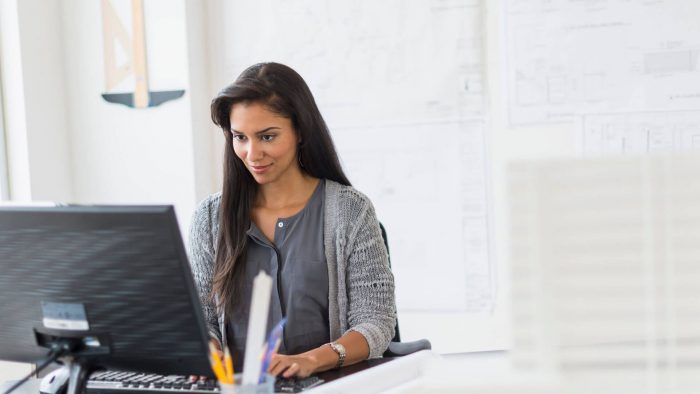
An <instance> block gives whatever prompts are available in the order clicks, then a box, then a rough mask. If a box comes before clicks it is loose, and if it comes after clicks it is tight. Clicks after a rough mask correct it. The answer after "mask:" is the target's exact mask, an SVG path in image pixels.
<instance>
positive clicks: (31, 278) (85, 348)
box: [0, 206, 212, 394]
mask: <svg viewBox="0 0 700 394" xmlns="http://www.w3.org/2000/svg"><path fill="white" fill-rule="evenodd" d="M0 316H2V324H1V325H0V359H1V360H10V361H18V362H28V363H37V362H39V361H42V360H44V359H47V353H48V354H49V356H48V357H51V358H54V359H60V360H62V361H63V362H64V363H65V364H67V365H68V366H69V370H70V377H69V386H68V392H69V394H75V393H82V392H84V390H85V384H86V381H87V379H88V377H89V376H90V373H92V372H93V371H95V370H98V369H103V368H117V369H126V370H138V371H146V372H154V373H162V374H185V375H188V374H193V375H205V376H212V373H211V369H210V366H209V361H208V358H207V354H208V345H207V342H208V333H207V330H206V327H205V323H204V316H203V312H202V308H201V305H200V302H199V297H198V294H197V290H196V288H195V286H194V281H193V278H192V272H191V269H190V266H189V263H188V260H187V255H186V252H185V248H184V245H183V242H182V237H181V235H180V231H179V227H178V224H177V219H176V216H175V211H174V209H173V207H172V206H58V207H2V208H0ZM44 364H45V365H46V364H48V360H46V362H45V363H44Z"/></svg>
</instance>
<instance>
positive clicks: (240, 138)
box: [233, 134, 245, 141]
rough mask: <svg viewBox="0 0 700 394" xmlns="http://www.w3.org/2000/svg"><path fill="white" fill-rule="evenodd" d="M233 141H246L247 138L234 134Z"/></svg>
mask: <svg viewBox="0 0 700 394" xmlns="http://www.w3.org/2000/svg"><path fill="white" fill-rule="evenodd" d="M233 139H234V140H236V141H243V140H244V139H245V136H244V135H243V134H234V135H233Z"/></svg>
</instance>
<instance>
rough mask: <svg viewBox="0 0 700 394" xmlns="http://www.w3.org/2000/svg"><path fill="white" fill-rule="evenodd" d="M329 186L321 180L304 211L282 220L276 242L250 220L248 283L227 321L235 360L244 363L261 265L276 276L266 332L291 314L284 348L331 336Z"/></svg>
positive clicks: (312, 344) (293, 350)
mask: <svg viewBox="0 0 700 394" xmlns="http://www.w3.org/2000/svg"><path fill="white" fill-rule="evenodd" d="M324 188H325V182H324V181H323V180H321V181H320V182H319V184H318V186H317V187H316V189H315V191H314V193H313V194H312V195H311V198H310V199H309V201H308V202H307V204H306V206H305V207H304V208H303V209H302V210H301V211H300V212H298V213H296V214H295V215H293V216H291V217H288V218H280V219H278V220H277V223H276V225H275V234H274V243H273V242H270V240H268V239H267V237H265V235H264V234H263V233H262V231H261V230H260V229H259V228H258V226H256V225H255V223H252V222H251V226H250V229H249V230H248V237H249V241H250V242H249V243H248V251H247V256H246V264H245V277H246V279H245V281H244V282H243V283H245V286H246V287H245V289H244V291H243V292H242V294H241V298H240V299H239V300H238V301H239V302H238V303H236V304H235V305H236V307H235V309H234V312H233V314H232V316H231V317H230V319H229V320H228V322H227V335H228V337H229V339H230V340H231V346H232V350H233V357H234V363H235V365H239V366H240V367H243V364H242V363H243V358H244V353H245V345H246V334H247V329H248V316H249V307H250V301H251V295H252V283H253V280H254V279H255V276H256V275H257V274H258V272H260V271H261V270H262V271H265V273H267V274H268V275H270V276H271V277H272V280H273V283H272V296H271V298H270V311H269V313H268V321H267V331H266V332H269V331H270V330H271V329H272V327H274V325H275V324H277V322H279V321H280V320H281V319H282V318H283V317H286V318H287V324H286V326H285V329H284V335H283V338H282V342H281V345H280V349H279V352H280V353H281V354H299V353H303V352H305V351H307V350H310V349H313V348H316V347H319V346H321V345H323V344H324V343H328V342H329V341H330V336H329V323H328V267H327V265H326V257H325V254H324V246H323V219H324V217H323V216H324V215H323V211H324V202H325V193H324Z"/></svg>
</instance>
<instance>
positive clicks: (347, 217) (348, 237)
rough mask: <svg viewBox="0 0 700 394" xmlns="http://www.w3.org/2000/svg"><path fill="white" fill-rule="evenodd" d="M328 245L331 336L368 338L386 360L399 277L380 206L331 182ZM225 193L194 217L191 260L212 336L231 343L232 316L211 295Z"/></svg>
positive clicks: (208, 201)
mask: <svg viewBox="0 0 700 394" xmlns="http://www.w3.org/2000/svg"><path fill="white" fill-rule="evenodd" d="M325 192H326V203H325V212H324V229H323V238H324V239H323V242H324V245H325V255H326V262H327V264H328V321H329V322H330V338H331V340H336V339H338V338H340V337H341V336H342V335H343V334H344V333H346V332H347V331H350V330H352V331H356V332H359V333H360V334H362V335H363V336H364V337H365V339H366V340H367V343H368V344H369V358H376V357H381V356H382V353H383V352H384V351H385V350H386V348H387V347H388V345H389V342H390V341H391V338H392V337H393V336H394V326H395V325H396V312H395V310H396V309H395V299H394V276H393V275H392V273H391V269H390V267H389V259H388V254H387V250H386V247H385V246H384V241H383V239H382V235H381V230H380V228H379V222H378V221H377V217H376V215H375V212H374V207H373V206H372V203H371V202H370V200H369V198H367V197H366V196H365V195H363V194H362V193H360V192H358V191H357V190H355V189H354V188H352V187H350V186H345V185H341V184H339V183H337V182H333V181H330V180H327V181H326V187H325ZM220 203H221V193H220V192H219V193H215V194H212V195H211V196H209V197H207V198H206V199H204V200H203V201H202V202H201V203H200V204H199V206H198V207H197V209H196V211H195V212H194V215H193V217H192V223H191V227H190V238H189V249H188V254H189V259H190V264H191V266H192V273H193V275H194V279H195V284H196V286H197V290H198V291H199V295H200V299H201V302H202V306H203V309H204V316H205V318H206V320H207V324H208V327H209V332H210V335H211V336H212V337H213V338H215V339H216V340H218V341H219V343H221V344H223V345H226V343H227V340H226V336H225V335H222V333H225V330H224V323H225V322H226V317H225V316H224V315H223V313H220V311H217V308H216V306H215V302H214V301H213V300H212V298H211V297H210V293H211V289H212V275H213V271H214V254H215V251H216V242H217V240H218V230H219V220H218V218H219V205H220Z"/></svg>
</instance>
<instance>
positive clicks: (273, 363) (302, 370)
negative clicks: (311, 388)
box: [267, 352, 318, 378]
mask: <svg viewBox="0 0 700 394" xmlns="http://www.w3.org/2000/svg"><path fill="white" fill-rule="evenodd" d="M317 365H318V362H317V360H316V358H315V357H314V356H312V355H310V354H308V352H307V353H304V354H297V355H294V356H286V355H284V354H277V353H275V354H273V355H272V359H271V360H270V367H269V368H268V370H267V371H268V372H269V373H270V375H273V376H278V375H280V374H281V375H282V377H284V378H289V377H292V376H297V377H300V378H305V377H308V376H309V375H311V374H312V373H314V372H316V368H317Z"/></svg>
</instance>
